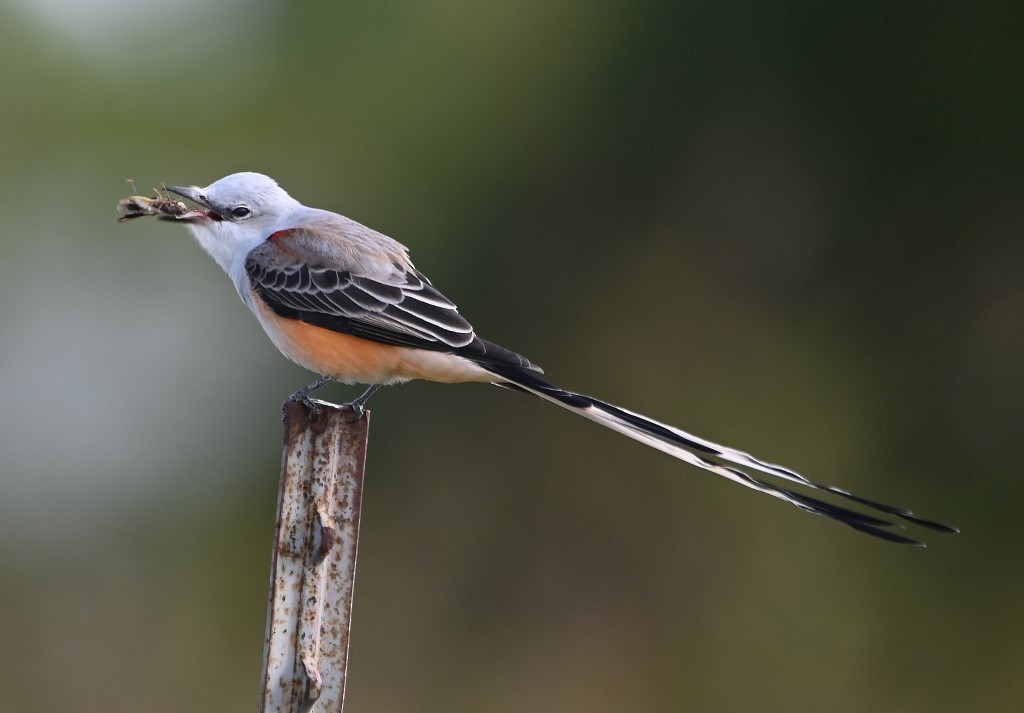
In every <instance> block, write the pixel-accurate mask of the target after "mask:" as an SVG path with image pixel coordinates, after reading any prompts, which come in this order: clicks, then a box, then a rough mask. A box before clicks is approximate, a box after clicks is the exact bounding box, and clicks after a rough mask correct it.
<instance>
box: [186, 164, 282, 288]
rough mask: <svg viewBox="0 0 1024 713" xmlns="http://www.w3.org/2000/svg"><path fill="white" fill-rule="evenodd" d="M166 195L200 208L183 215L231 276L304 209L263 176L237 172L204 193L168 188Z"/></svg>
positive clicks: (197, 189)
mask: <svg viewBox="0 0 1024 713" xmlns="http://www.w3.org/2000/svg"><path fill="white" fill-rule="evenodd" d="M167 190H169V191H171V192H172V193H177V194H178V195H179V196H182V197H183V198H188V199H189V200H190V201H192V202H194V203H197V204H198V205H199V206H201V208H202V210H193V211H190V212H188V213H185V214H184V215H182V216H178V217H177V218H176V220H178V221H180V222H183V223H186V224H187V225H188V227H189V228H190V229H191V231H192V233H193V235H195V236H196V239H197V240H198V241H199V244H200V245H202V246H203V248H204V249H205V250H206V252H208V253H209V254H210V255H211V256H212V257H213V258H214V259H215V260H216V261H217V262H218V264H220V266H221V267H222V268H224V270H225V271H226V272H228V273H229V274H230V273H231V266H232V264H233V263H235V262H236V261H237V260H238V259H239V258H244V256H245V255H246V254H248V252H249V251H250V250H252V249H253V248H254V247H256V246H257V245H259V244H260V243H261V242H263V241H264V240H266V239H267V238H268V237H269V236H270V234H271V233H273V232H274V231H276V230H280V229H281V228H282V227H287V226H285V225H284V224H283V221H284V220H285V219H286V218H287V217H288V216H289V215H290V214H291V213H293V212H294V211H295V210H296V209H297V208H299V207H301V204H300V203H299V202H298V201H296V200H295V199H294V198H292V197H291V196H290V195H288V193H287V192H285V190H284V189H283V188H281V187H280V186H278V185H277V181H275V180H274V179H273V178H270V177H269V176H264V175H263V174H262V173H251V172H244V173H233V174H231V175H230V176H225V177H224V178H222V179H220V180H219V181H214V182H213V183H211V184H210V185H208V186H206V187H205V188H203V187H200V186H168V187H167Z"/></svg>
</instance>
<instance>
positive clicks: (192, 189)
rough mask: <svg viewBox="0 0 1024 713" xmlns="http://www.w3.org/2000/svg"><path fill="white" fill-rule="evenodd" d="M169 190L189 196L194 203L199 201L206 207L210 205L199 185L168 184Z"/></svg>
mask: <svg viewBox="0 0 1024 713" xmlns="http://www.w3.org/2000/svg"><path fill="white" fill-rule="evenodd" d="M167 190H169V191H170V192H171V193H177V194H178V195H179V196H181V197H182V198H188V199H189V200H190V201H192V202H193V203H198V204H199V205H201V206H203V207H204V208H209V207H210V204H209V203H207V202H206V196H204V195H203V194H202V193H201V192H200V191H201V190H202V189H201V188H199V186H167Z"/></svg>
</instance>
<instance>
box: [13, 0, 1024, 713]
mask: <svg viewBox="0 0 1024 713" xmlns="http://www.w3.org/2000/svg"><path fill="white" fill-rule="evenodd" d="M1022 19H1024V17H1022V13H1021V7H1020V4H1019V3H1009V2H1006V3H999V2H996V3H985V4H983V6H981V7H975V8H973V9H969V8H968V6H965V5H963V4H954V3H940V4H935V3H901V4H896V5H894V4H891V3H882V2H867V3H865V2H860V3H839V2H825V1H819V2H800V1H796V0H783V1H782V2H776V3H771V4H764V3H755V2H732V3H719V2H708V1H706V0H684V1H683V2H679V1H678V0H677V1H673V2H661V1H658V0H629V1H628V2H626V1H624V0H600V1H597V2H594V1H591V2H575V1H573V0H566V1H563V2H557V3H551V2H538V1H535V0H528V1H523V2H509V3H490V2H488V3H475V2H468V1H466V0H462V1H459V0H446V1H442V2H431V3H419V2H409V1H400V0H384V1H381V0H372V1H371V0H363V1H361V2H345V3H312V2H284V1H283V0H278V1H274V0H261V1H259V2H243V1H242V0H225V1H224V2H220V3H216V4H211V3H204V2H199V0H184V1H183V2H177V3H166V2H148V1H138V0H137V1H134V2H129V1H128V0H92V1H86V0H48V1H46V2H43V1H42V0H3V2H0V95H2V97H3V100H2V108H0V152H2V161H0V196H2V198H0V225H2V226H3V231H2V233H0V246H2V258H0V334H2V338H0V369H2V370H0V399H2V403H3V404H4V408H3V409H2V410H0V630H2V633H0V710H3V711H12V712H14V711H18V712H26V713H33V712H36V711H80V712H84V713H90V712H92V711H103V712H104V713H111V712H115V713H116V712H119V711H139V710H145V711H149V712H152V713H162V712H163V711H213V710H252V709H253V708H254V707H255V704H256V699H257V693H258V685H259V667H260V663H261V654H262V641H263V628H264V613H265V596H266V585H267V574H268V568H269V563H270V544H271V537H272V529H273V521H274V505H275V496H276V490H277V475H278V465H279V453H280V437H281V426H280V419H279V408H280V403H281V400H282V398H283V397H284V396H285V395H286V394H288V393H290V392H291V391H292V390H294V389H295V388H297V387H298V386H300V385H302V384H305V383H306V382H307V381H308V380H309V379H310V375H309V374H308V373H306V372H304V371H303V370H302V369H300V368H298V367H296V366H293V365H291V364H289V363H288V362H286V361H285V360H284V359H282V358H281V357H280V356H279V355H278V354H277V352H276V351H275V350H274V349H273V347H272V346H271V345H270V344H269V342H267V341H266V339H265V337H264V336H263V334H262V333H261V331H260V328H259V327H258V325H257V323H256V321H255V320H254V319H253V318H252V317H251V316H250V315H249V314H248V313H247V311H246V310H245V308H244V307H243V305H242V304H241V303H240V302H239V300H238V299H237V297H236V296H235V295H234V293H233V290H232V288H231V285H230V284H229V282H228V280H227V279H225V278H224V276H223V275H222V274H221V273H220V271H219V269H218V268H217V267H216V265H215V264H214V263H213V262H212V261H211V260H210V259H209V258H208V257H207V256H205V255H204V254H203V253H202V252H201V251H200V250H199V249H198V248H197V246H195V245H194V244H193V243H192V241H191V239H190V238H189V237H188V236H187V234H186V233H185V231H184V230H182V229H179V228H175V227H174V226H169V225H166V224H163V223H158V222H157V221H153V220H138V221H133V222H130V223H126V224H122V225H116V224H115V223H114V221H113V219H114V217H115V215H116V214H115V205H116V201H117V199H118V198H120V197H122V196H124V195H126V194H127V193H128V192H129V188H128V186H127V184H126V183H125V179H127V178H129V177H130V178H134V179H135V180H136V181H137V182H138V184H139V187H140V188H142V189H147V192H148V189H149V188H150V187H151V186H155V185H159V183H160V182H163V181H166V182H168V183H179V184H180V183H198V184H206V183H209V182H211V181H212V180H214V179H216V178H219V177H220V176H222V175H225V174H227V173H231V172H234V171H238V170H258V171H262V172H265V173H269V174H271V175H273V176H274V177H276V178H277V179H278V180H279V181H280V182H281V183H282V185H283V186H285V187H286V188H287V189H288V190H289V191H290V192H291V193H292V194H293V195H294V196H296V197H297V198H299V199H300V200H302V201H303V202H305V203H307V204H311V205H316V206H321V207H325V208H330V209H334V210H337V211H339V212H343V213H345V214H347V215H349V216H352V217H354V218H356V219H358V220H360V221H361V222H364V223H367V224H369V225H371V226H373V227H375V228H377V229H379V230H381V231H383V232H385V233H387V234H390V235H392V236H394V237H396V238H397V239H399V240H401V241H402V242H404V243H406V244H407V245H409V246H410V247H411V248H412V249H413V256H414V259H415V260H416V261H417V264H418V266H419V267H420V268H422V269H423V270H424V271H426V272H427V273H428V274H429V275H431V276H432V278H433V279H434V281H435V283H436V284H437V285H439V286H440V287H441V288H442V289H443V290H444V291H445V292H446V293H447V294H449V295H450V296H451V297H452V298H453V299H454V300H455V301H456V302H458V303H459V304H460V305H461V306H462V307H463V312H464V313H465V314H466V315H467V316H468V317H469V318H470V320H471V321H473V323H474V324H475V325H476V326H477V329H478V331H479V332H480V333H481V334H483V335H485V336H487V337H489V338H492V339H494V340H495V341H498V342H500V343H503V344H506V345H507V346H509V347H512V348H514V349H516V350H518V351H521V352H523V353H524V354H527V355H529V356H530V357H531V358H532V359H534V360H535V361H537V362H539V363H541V364H542V365H544V366H545V367H546V369H547V372H548V374H549V375H551V376H552V377H553V378H554V379H555V380H557V381H559V382H561V383H564V384H565V385H566V386H569V387H571V388H576V389H578V390H582V391H584V392H590V393H594V394H595V395H598V396H601V397H602V398H605V399H607V400H610V401H612V402H616V403H621V404H623V405H626V406H628V407H630V408H633V409H636V410H640V411H642V412H645V413H648V414H650V415H653V416H655V417H658V418H661V419H663V420H666V421H669V422H671V423H674V424H678V425H680V426H682V427H684V428H688V429H691V430H693V431H694V432H696V433H699V434H701V435H704V436H706V437H708V438H712V439H716V440H720V441H722V442H725V443H728V444H732V445H736V446H740V447H743V448H744V449H748V450H750V451H752V452H754V453H756V454H758V455H760V456H762V457H764V458H767V459H770V460H773V461H776V462H780V463H785V464H787V465H790V466H792V467H795V468H798V469H800V470H802V471H803V472H805V473H807V474H809V475H812V476H814V477H816V478H818V479H820V480H825V481H828V482H834V483H837V484H840V485H842V486H844V487H847V488H850V489H852V490H854V491H856V492H860V493H864V494H866V495H869V496H874V497H878V498H880V499H883V500H887V501H890V502H895V503H898V504H906V505H909V506H912V507H913V508H914V509H915V510H916V511H918V512H919V513H921V514H923V515H926V516H930V517H934V518H937V519H942V520H947V521H950V522H953V523H955V524H957V525H959V526H960V527H962V529H963V534H962V535H960V536H958V537H949V536H941V535H932V536H931V537H930V538H929V540H930V544H931V547H930V548H928V549H927V550H921V549H918V548H908V547H898V546H893V545H888V544H885V543H882V542H879V541H875V540H872V539H870V538H867V537H864V536H862V535H859V534H857V533H854V532H853V531H851V530H847V529H845V528H843V527H841V526H839V525H836V524H834V523H830V522H828V521H826V520H824V519H821V518H812V517H809V516H807V515H804V514H802V513H800V512H798V511H796V510H794V509H793V508H790V507H787V506H786V505H784V504H781V503H779V502H777V501H775V500H772V499H769V498H765V497H764V496H761V495H758V494H756V493H752V492H750V491H747V490H744V489H741V488H738V487H737V486H734V485H731V484H728V483H725V482H723V481H720V480H718V479H716V478H713V477H711V476H709V475H707V474H705V473H703V472H701V471H697V470H694V469H692V468H690V467H687V466H684V465H682V464H680V463H677V462H675V461H673V460H671V459H669V458H667V457H665V456H663V455H661V454H659V453H657V452H654V451H650V450H648V449H645V448H643V447H641V446H639V445H637V444H635V443H632V442H630V441H628V440H626V439H624V438H619V437H617V436H612V435H610V433H609V432H605V431H602V430H601V429H599V428H597V427H595V426H594V425H593V424H590V423H588V422H586V421H584V420H582V419H576V418H573V417H571V416H569V415H567V414H565V413H563V412H561V411H559V410H558V409H555V408H552V407H550V406H547V405H545V404H543V403H541V402H539V401H535V400H532V399H528V398H526V397H523V396H521V395H518V394H514V393H509V392H503V391H501V390H499V389H493V388H488V387H485V386H480V385H467V386H458V387H440V386H436V385H431V384H413V385H410V386H405V387H402V388H394V389H388V390H386V391H385V392H383V393H380V394H379V395H378V396H377V397H375V399H374V400H373V402H372V404H371V405H372V411H373V427H372V433H371V452H370V459H369V469H368V482H367V487H366V498H365V511H364V521H363V531H362V547H361V552H360V560H359V577H358V581H357V587H356V609H355V626H354V631H353V639H352V652H351V666H350V686H349V693H348V709H349V710H351V711H391V712H402V711H438V712H451V711H493V712H499V711H520V710H531V711H552V712H557V713H567V712H570V711H588V712H592V711H640V712H651V713H656V712H662V711H664V712H669V711H702V712H713V711H730V712H731V711H740V710H756V711H811V710H814V711H818V710H827V711H834V712H836V713H842V712H845V711H887V712H889V711H929V712H931V713H938V712H941V711H958V712H959V711H967V710H985V711H1017V710H1020V709H1021V706H1022V704H1024V677H1022V676H1021V675H1020V671H1021V670H1022V668H1024V568H1022V566H1021V561H1022V559H1021V558H1022V555H1024V551H1022V550H1024V539H1022V537H1021V534H1020V506H1021V502H1022V496H1024V479H1022V477H1021V475H1022V474H1021V460H1022V459H1021V443H1022V440H1024V438H1022V436H1024V428H1022V426H1024V418H1022V415H1021V414H1022V404H1024V370H1022V368H1021V365H1022V362H1024V278H1022V266H1024V240H1022V230H1021V226H1022V222H1024V200H1022V189H1024V178H1022V172H1021V166H1022V165H1024V138H1022V137H1024V130H1022V129H1024V83H1022V82H1021V77H1022V76H1024V53H1022V49H1021V27H1022ZM353 393H354V392H353V391H352V390H346V389H345V388H343V387H334V388H332V389H329V390H328V391H327V393H326V395H327V396H328V397H330V398H334V399H336V400H343V399H345V398H347V397H349V396H350V395H352V394H353Z"/></svg>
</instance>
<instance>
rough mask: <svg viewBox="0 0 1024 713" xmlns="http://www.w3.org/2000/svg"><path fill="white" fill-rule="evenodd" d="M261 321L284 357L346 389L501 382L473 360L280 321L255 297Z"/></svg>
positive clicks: (284, 320) (282, 318)
mask: <svg viewBox="0 0 1024 713" xmlns="http://www.w3.org/2000/svg"><path fill="white" fill-rule="evenodd" d="M253 298H254V300H255V302H256V304H257V305H258V307H259V311H258V313H257V316H258V317H259V320H260V321H261V322H262V323H263V325H264V327H265V328H266V331H267V334H268V335H269V336H270V338H271V339H272V340H273V341H274V343H275V344H276V345H277V348H278V349H280V350H281V351H282V352H283V353H284V354H285V356H287V357H288V358H289V359H291V360H292V361H294V362H295V363H297V364H299V365H300V366H304V367H305V368H307V369H309V370H310V371H314V372H316V373H318V374H323V375H324V376H330V377H333V378H335V379H337V380H338V381H341V382H343V383H347V384H353V383H358V384H394V383H399V382H402V381H409V380H410V379H425V380H427V381H440V382H445V383H456V382H462V381H483V382H492V381H498V380H500V379H499V377H496V376H495V375H494V374H491V373H489V372H487V371H485V370H484V369H482V368H481V367H479V366H477V365H476V364H474V363H473V362H471V361H469V360H468V359H464V358H463V357H460V356H457V355H455V354H449V353H445V352H437V351H429V350H426V349H416V348H412V347H399V346H394V345H392V344H381V343H379V342H374V341H371V340H369V339H363V338H361V337H354V336H352V335H351V334H344V333H342V332H335V331H333V330H330V329H325V328H323V327H317V326H316V325H313V324H308V323H306V322H300V321H299V320H296V319H287V318H284V317H280V316H278V315H277V314H275V313H274V312H273V310H271V309H270V308H269V307H268V306H267V305H266V303H264V302H263V300H261V299H260V298H259V296H258V295H256V294H253Z"/></svg>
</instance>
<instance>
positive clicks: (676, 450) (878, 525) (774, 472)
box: [481, 363, 958, 547]
mask: <svg viewBox="0 0 1024 713" xmlns="http://www.w3.org/2000/svg"><path fill="white" fill-rule="evenodd" d="M481 366H483V367H484V368H485V369H487V370H488V371H490V372H491V373H493V374H495V375H496V376H499V377H501V378H502V380H503V382H502V383H500V384H499V385H500V386H505V387H512V388H514V389H516V390H519V391H524V392H526V393H530V394H533V395H535V396H539V397H540V398H542V399H544V400H545V401H550V402H551V403H554V404H558V405H559V406H561V407H562V408H565V409H568V410H569V411H572V412H574V413H577V414H579V415H580V416H583V417H584V418H587V419H590V420H591V421H594V422H596V423H599V424H601V425H602V426H604V427H605V428H610V429H611V430H613V431H617V432H619V433H621V434H623V435H625V436H627V437H629V438H632V439H633V440H636V441H639V442H641V443H643V444H645V445H648V446H650V447H652V448H656V449H658V450H659V451H662V452H664V453H668V454H669V455H670V456H674V457H675V458H678V459H679V460H682V461H685V462H686V463H689V464H691V465H695V466H697V467H698V468H703V469H704V470H708V471H711V472H712V473H715V474H716V475H720V476H722V477H723V478H728V479H729V480H731V481H733V482H734V483H739V484H740V485H743V486H746V487H748V488H751V489H752V490H757V491H759V492H762V493H765V494H767V495H771V496H772V497H774V498H778V499H779V500H784V501H786V502H788V503H790V504H792V505H795V506H796V507H798V508H800V509H801V510H804V511H805V512H810V513H814V514H816V515H824V516H825V517H828V518H831V519H833V520H836V521H838V522H841V523H843V524H844V525H846V526H848V527H852V528H853V529H855V530H859V531H860V532H864V533H867V534H868V535H872V536H873V537H878V538H881V539H883V540H888V541H889V542H897V543H900V544H905V545H918V546H920V547H924V546H925V544H924V543H923V542H921V541H920V540H915V539H913V538H912V537H907V536H906V535H903V534H901V533H899V532H895V531H893V529H892V528H901V527H902V526H901V525H898V524H897V523H894V522H891V521H889V520H886V519H883V518H881V517H877V516H875V515H872V514H869V513H865V512H860V511H858V510H853V509H851V508H848V507H844V506H842V505H837V504H835V503H830V502H827V501H825V500H822V499H820V498H816V497H812V496H810V495H807V494H805V493H802V492H799V491H797V490H793V489H790V488H785V487H781V486H779V485H776V484H774V483H772V482H769V481H766V480H763V479H761V478H756V477H754V476H753V475H750V474H749V473H747V472H744V471H742V470H740V469H739V467H737V466H741V467H745V468H748V469H750V470H755V471H758V472H760V473H764V474H766V475H769V476H772V477H774V478H779V479H781V480H784V481H788V482H790V483H793V484H795V485H797V486H802V487H805V488H809V489H811V490H816V491H819V492H822V493H828V494H829V495H835V496H837V497H839V498H843V499H846V500H849V501H852V502H855V503H857V504H858V505H862V506H864V507H865V508H868V509H871V510H874V511H876V512H880V513H885V514H886V515H890V516H893V517H897V518H900V519H902V520H905V521H907V522H911V523H913V524H915V525H920V526H921V527H925V528H928V529H930V530H937V531H939V532H951V533H952V532H958V530H957V529H956V528H954V527H950V526H948V525H943V524H942V523H939V522H935V521H932V520H926V519H924V518H922V517H918V516H917V515H915V514H914V513H913V512H911V511H910V510H906V509H904V508H899V507H894V506H892V505H886V504H884V503H880V502H877V501H874V500H869V499H868V498H863V497H861V496H859V495H854V494H853V493H850V492H848V491H846V490H843V489H841V488H837V487H835V486H832V485H823V484H821V483H816V482H814V481H812V480H809V479H807V478H805V477H804V476H802V475H800V474H799V473H797V472H796V471H794V470H790V469H789V468H785V467H783V466H780V465H775V464H774V463H768V462H766V461H763V460H760V459H759V458H755V457H754V456H752V455H750V454H749V453H744V452H743V451H739V450H736V449H734V448H729V447H727V446H722V445H719V444H717V443H712V442H711V441H708V440H705V439H703V438H700V437H698V436H694V435H693V434H690V433H687V432H686V431H683V430H680V429H678V428H675V427H674V426H669V425H668V424H664V423H660V422H659V421H655V420H654V419H651V418H648V417H646V416H642V415H641V414H638V413H635V412H633V411H629V410H627V409H624V408H621V407H619V406H614V405H612V404H609V403H606V402H604V401H600V400H599V399H595V398H593V397H591V396H585V395H583V394H577V393H574V392H572V391H566V390H565V389H561V388H559V387H557V386H555V385H553V384H551V383H550V382H548V381H547V380H545V379H543V378H542V377H540V376H539V375H538V374H537V373H536V372H534V371H530V370H526V369H523V368H516V367H510V366H505V365H496V364H493V363H485V364H481ZM719 461H722V462H719Z"/></svg>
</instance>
